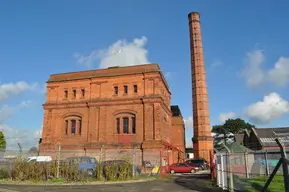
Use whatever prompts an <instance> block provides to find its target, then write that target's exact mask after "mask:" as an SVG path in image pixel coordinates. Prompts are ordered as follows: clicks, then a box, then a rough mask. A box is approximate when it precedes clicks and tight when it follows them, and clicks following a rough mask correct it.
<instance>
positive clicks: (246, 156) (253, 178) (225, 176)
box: [216, 149, 289, 191]
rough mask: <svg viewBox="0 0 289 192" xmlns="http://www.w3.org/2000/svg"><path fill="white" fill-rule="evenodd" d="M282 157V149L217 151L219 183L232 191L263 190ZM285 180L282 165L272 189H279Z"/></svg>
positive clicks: (271, 185) (271, 186)
mask: <svg viewBox="0 0 289 192" xmlns="http://www.w3.org/2000/svg"><path fill="white" fill-rule="evenodd" d="M277 150H278V149H277ZM287 155H289V153H287ZM280 158H281V152H280V151H250V152H247V151H246V152H244V153H216V170H217V185H218V186H219V187H222V188H223V189H224V190H231V191H232V189H233V190H234V191H250V190H256V191H261V190H262V189H263V187H264V185H265V183H266V181H267V180H268V178H269V176H270V174H272V172H273V170H274V168H275V166H276V165H277V164H278V162H279V160H280ZM283 181H284V180H283V170H282V166H281V167H280V168H279V169H278V171H277V173H276V175H275V177H274V179H273V183H272V184H270V187H269V189H270V191H278V190H279V189H280V185H281V186H284V182H283ZM283 189H284V188H283Z"/></svg>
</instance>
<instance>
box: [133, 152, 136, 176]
mask: <svg viewBox="0 0 289 192" xmlns="http://www.w3.org/2000/svg"><path fill="white" fill-rule="evenodd" d="M135 151H136V147H134V148H133V152H132V176H133V177H135V168H136V166H135V159H134V158H135Z"/></svg>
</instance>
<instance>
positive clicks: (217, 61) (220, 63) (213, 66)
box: [210, 59, 223, 68]
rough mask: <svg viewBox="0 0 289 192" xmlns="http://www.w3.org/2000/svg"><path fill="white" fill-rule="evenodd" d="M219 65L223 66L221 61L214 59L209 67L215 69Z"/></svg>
mask: <svg viewBox="0 0 289 192" xmlns="http://www.w3.org/2000/svg"><path fill="white" fill-rule="evenodd" d="M220 65H223V61H222V60H221V59H215V60H214V61H213V63H212V64H211V66H210V67H211V68H215V67H218V66H220Z"/></svg>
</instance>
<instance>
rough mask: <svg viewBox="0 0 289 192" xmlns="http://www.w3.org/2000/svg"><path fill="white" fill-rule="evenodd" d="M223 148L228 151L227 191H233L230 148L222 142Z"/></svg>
mask: <svg viewBox="0 0 289 192" xmlns="http://www.w3.org/2000/svg"><path fill="white" fill-rule="evenodd" d="M223 145H224V147H225V149H226V150H227V151H228V162H227V163H228V165H229V174H230V187H229V191H234V180H233V179H234V178H233V172H232V165H231V162H230V161H231V160H230V154H231V150H230V149H229V148H228V147H227V146H226V145H225V144H223Z"/></svg>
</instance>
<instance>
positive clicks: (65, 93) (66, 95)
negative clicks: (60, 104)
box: [64, 90, 68, 98]
mask: <svg viewBox="0 0 289 192" xmlns="http://www.w3.org/2000/svg"><path fill="white" fill-rule="evenodd" d="M64 97H65V98H67V97H68V91H67V90H65V91H64Z"/></svg>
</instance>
